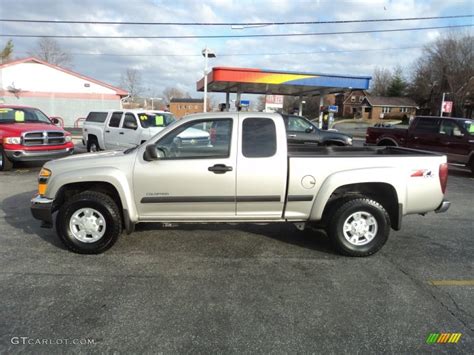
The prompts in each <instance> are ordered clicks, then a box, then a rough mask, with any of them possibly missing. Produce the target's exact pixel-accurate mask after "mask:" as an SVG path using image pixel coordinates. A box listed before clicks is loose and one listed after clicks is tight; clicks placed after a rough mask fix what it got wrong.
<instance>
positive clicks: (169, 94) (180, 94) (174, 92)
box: [163, 87, 191, 104]
mask: <svg viewBox="0 0 474 355" xmlns="http://www.w3.org/2000/svg"><path fill="white" fill-rule="evenodd" d="M189 97H191V96H190V95H189V93H187V92H184V91H182V90H180V89H178V88H171V87H167V88H166V89H164V90H163V98H164V99H165V102H166V103H167V104H169V103H170V101H171V99H182V98H189Z"/></svg>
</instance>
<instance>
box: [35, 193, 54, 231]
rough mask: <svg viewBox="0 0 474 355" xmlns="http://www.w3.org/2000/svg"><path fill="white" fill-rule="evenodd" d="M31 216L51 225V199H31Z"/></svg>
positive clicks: (40, 197) (39, 197) (37, 196)
mask: <svg viewBox="0 0 474 355" xmlns="http://www.w3.org/2000/svg"><path fill="white" fill-rule="evenodd" d="M30 210H31V214H32V215H33V217H34V218H36V219H39V220H40V221H43V222H45V223H47V224H49V225H51V224H52V223H53V199H51V198H47V197H42V196H40V195H36V196H35V197H33V198H32V199H31V204H30Z"/></svg>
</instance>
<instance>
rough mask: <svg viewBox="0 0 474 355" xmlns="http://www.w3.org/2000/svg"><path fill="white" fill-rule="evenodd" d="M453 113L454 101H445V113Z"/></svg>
mask: <svg viewBox="0 0 474 355" xmlns="http://www.w3.org/2000/svg"><path fill="white" fill-rule="evenodd" d="M452 111H453V102H452V101H443V112H446V113H451V112H452Z"/></svg>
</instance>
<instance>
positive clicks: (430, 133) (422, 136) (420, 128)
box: [406, 117, 440, 151]
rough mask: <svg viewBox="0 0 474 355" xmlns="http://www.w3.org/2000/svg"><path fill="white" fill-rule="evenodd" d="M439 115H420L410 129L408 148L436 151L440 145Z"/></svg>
mask: <svg viewBox="0 0 474 355" xmlns="http://www.w3.org/2000/svg"><path fill="white" fill-rule="evenodd" d="M439 124H440V119H439V118H438V117H419V118H417V119H416V121H415V122H414V126H413V127H410V128H409V129H408V140H407V144H406V146H407V147H408V148H414V149H421V150H430V151H436V149H437V148H438V146H439V144H440V143H439Z"/></svg>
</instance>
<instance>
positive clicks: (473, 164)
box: [469, 158, 474, 175]
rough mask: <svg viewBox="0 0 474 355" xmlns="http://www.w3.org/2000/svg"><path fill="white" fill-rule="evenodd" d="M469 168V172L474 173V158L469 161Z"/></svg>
mask: <svg viewBox="0 0 474 355" xmlns="http://www.w3.org/2000/svg"><path fill="white" fill-rule="evenodd" d="M469 168H470V169H471V174H472V175H474V158H471V161H470V162H469Z"/></svg>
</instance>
